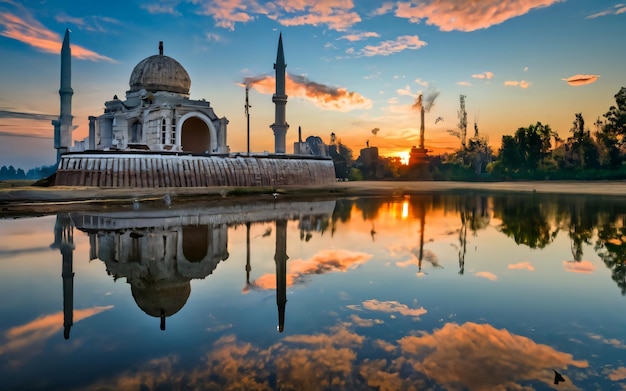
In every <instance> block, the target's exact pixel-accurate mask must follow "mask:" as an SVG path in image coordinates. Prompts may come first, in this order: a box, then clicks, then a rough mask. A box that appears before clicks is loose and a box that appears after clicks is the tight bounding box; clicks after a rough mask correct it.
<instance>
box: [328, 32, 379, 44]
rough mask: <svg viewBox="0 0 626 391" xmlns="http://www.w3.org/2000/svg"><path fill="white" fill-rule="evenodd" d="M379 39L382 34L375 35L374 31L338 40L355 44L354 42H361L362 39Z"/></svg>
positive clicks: (347, 35)
mask: <svg viewBox="0 0 626 391" xmlns="http://www.w3.org/2000/svg"><path fill="white" fill-rule="evenodd" d="M378 37H380V34H378V33H375V32H373V31H368V32H363V33H356V34H346V35H344V36H341V37H339V38H338V39H347V40H348V41H350V42H354V41H360V40H362V39H367V38H378Z"/></svg>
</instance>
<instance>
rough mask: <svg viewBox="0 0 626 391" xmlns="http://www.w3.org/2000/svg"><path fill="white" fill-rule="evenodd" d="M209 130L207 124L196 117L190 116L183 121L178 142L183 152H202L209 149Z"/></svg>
mask: <svg viewBox="0 0 626 391" xmlns="http://www.w3.org/2000/svg"><path fill="white" fill-rule="evenodd" d="M210 139H211V137H210V131H209V127H208V126H207V124H206V123H205V122H204V121H203V120H202V119H201V118H198V117H190V118H187V119H186V120H185V122H183V126H182V131H181V135H180V144H181V147H182V148H183V151H185V152H196V153H203V152H206V151H209V152H210V151H211V147H210Z"/></svg>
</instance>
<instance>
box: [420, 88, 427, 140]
mask: <svg viewBox="0 0 626 391" xmlns="http://www.w3.org/2000/svg"><path fill="white" fill-rule="evenodd" d="M421 100H422V96H421V95H420V101H421ZM420 106H421V108H420V149H421V150H422V151H425V150H426V148H424V103H423V102H422V104H420Z"/></svg>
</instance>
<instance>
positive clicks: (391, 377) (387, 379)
mask: <svg viewBox="0 0 626 391" xmlns="http://www.w3.org/2000/svg"><path fill="white" fill-rule="evenodd" d="M387 366H388V364H387V360H384V359H380V360H364V361H363V363H362V364H361V366H360V368H359V374H360V375H361V376H362V377H363V378H364V379H367V386H368V388H370V389H375V390H407V391H413V390H417V389H423V385H422V384H421V383H417V382H415V381H414V380H409V379H403V378H402V377H401V376H400V373H399V372H397V371H394V372H389V371H388V370H387ZM416 387H419V388H416Z"/></svg>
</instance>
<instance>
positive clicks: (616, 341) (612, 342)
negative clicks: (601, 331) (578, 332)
mask: <svg viewBox="0 0 626 391" xmlns="http://www.w3.org/2000/svg"><path fill="white" fill-rule="evenodd" d="M587 335H588V336H589V338H591V339H593V340H596V341H600V342H602V343H603V344H606V345H611V346H613V347H615V348H618V349H626V344H624V342H623V341H620V340H619V339H615V338H604V337H603V336H601V335H598V334H594V333H588V334H587Z"/></svg>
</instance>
